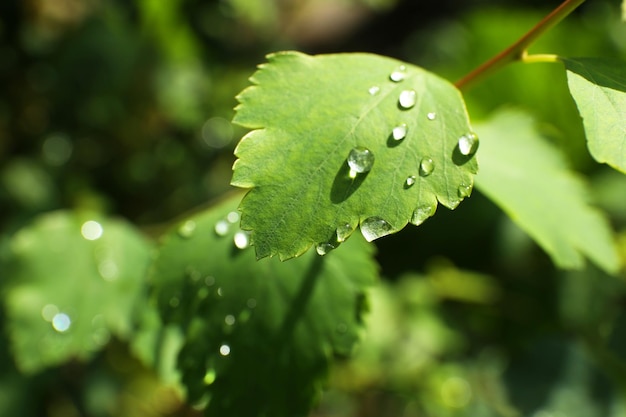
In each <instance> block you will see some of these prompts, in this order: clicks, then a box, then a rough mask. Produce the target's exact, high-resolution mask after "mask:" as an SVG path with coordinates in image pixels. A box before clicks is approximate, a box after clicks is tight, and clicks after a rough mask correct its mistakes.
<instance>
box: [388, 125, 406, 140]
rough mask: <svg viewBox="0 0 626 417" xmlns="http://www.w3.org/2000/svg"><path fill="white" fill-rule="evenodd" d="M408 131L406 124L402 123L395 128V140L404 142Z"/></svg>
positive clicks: (392, 132)
mask: <svg viewBox="0 0 626 417" xmlns="http://www.w3.org/2000/svg"><path fill="white" fill-rule="evenodd" d="M407 131H408V127H407V126H406V123H402V124H401V125H399V126H396V127H394V128H393V130H392V131H391V135H392V136H393V138H394V139H395V140H402V139H404V138H405V137H406V133H407Z"/></svg>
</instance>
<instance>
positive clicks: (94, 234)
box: [80, 220, 104, 240]
mask: <svg viewBox="0 0 626 417" xmlns="http://www.w3.org/2000/svg"><path fill="white" fill-rule="evenodd" d="M103 232H104V229H103V228H102V225H101V224H100V223H98V222H97V221H94V220H88V221H86V222H85V223H83V225H82V226H81V227H80V233H81V235H83V237H84V238H85V239H87V240H98V239H100V238H101V237H102V233H103Z"/></svg>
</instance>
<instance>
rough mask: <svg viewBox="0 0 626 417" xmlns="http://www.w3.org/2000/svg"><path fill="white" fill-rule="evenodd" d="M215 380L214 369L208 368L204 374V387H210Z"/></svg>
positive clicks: (215, 373)
mask: <svg viewBox="0 0 626 417" xmlns="http://www.w3.org/2000/svg"><path fill="white" fill-rule="evenodd" d="M216 378H217V372H215V369H213V368H210V369H208V370H207V371H206V374H204V378H203V381H204V383H205V384H206V385H211V384H212V383H214V382H215V379H216Z"/></svg>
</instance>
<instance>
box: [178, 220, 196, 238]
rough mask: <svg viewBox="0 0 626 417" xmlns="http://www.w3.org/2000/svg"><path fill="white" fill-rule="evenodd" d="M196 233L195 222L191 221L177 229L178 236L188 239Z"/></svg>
mask: <svg viewBox="0 0 626 417" xmlns="http://www.w3.org/2000/svg"><path fill="white" fill-rule="evenodd" d="M195 231H196V222H194V221H193V220H187V221H186V222H184V223H183V224H181V225H180V226H179V227H178V236H180V237H182V238H185V239H189V238H190V237H192V236H193V233H194V232H195Z"/></svg>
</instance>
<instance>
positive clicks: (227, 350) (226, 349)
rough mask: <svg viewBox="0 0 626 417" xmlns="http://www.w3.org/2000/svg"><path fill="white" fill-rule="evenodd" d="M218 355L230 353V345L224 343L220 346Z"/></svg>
mask: <svg viewBox="0 0 626 417" xmlns="http://www.w3.org/2000/svg"><path fill="white" fill-rule="evenodd" d="M220 355H222V356H228V355H230V346H228V345H226V344H224V345H222V346H220Z"/></svg>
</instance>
